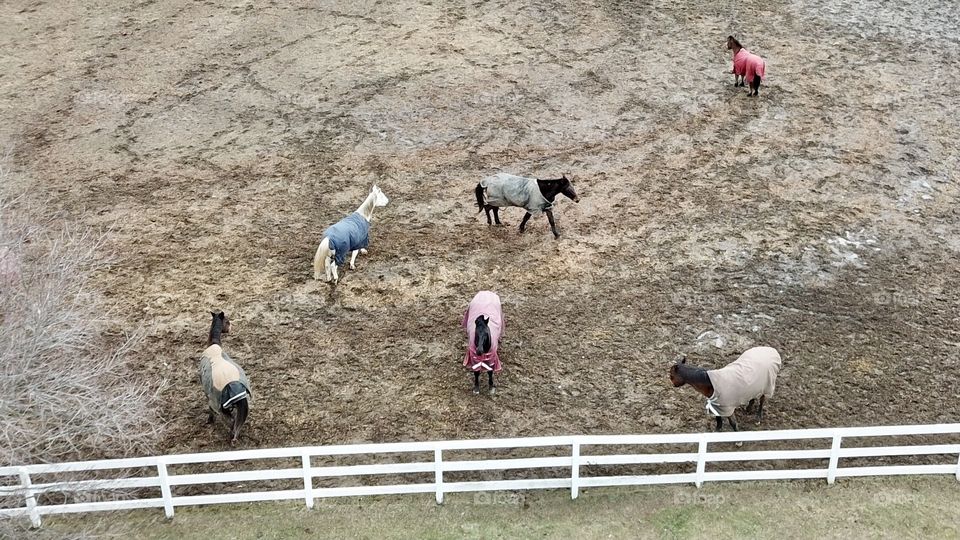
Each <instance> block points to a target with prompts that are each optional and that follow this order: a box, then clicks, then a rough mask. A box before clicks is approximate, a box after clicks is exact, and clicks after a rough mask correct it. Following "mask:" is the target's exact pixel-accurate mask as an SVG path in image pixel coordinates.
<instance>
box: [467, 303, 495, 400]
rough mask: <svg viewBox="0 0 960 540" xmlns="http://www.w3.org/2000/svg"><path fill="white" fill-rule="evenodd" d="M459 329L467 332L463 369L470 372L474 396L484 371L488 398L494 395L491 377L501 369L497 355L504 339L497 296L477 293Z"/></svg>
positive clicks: (478, 391)
mask: <svg viewBox="0 0 960 540" xmlns="http://www.w3.org/2000/svg"><path fill="white" fill-rule="evenodd" d="M462 326H463V327H464V328H465V329H466V331H467V353H466V355H465V356H464V358H463V365H464V366H466V368H467V369H469V370H470V371H472V372H473V393H474V394H479V393H480V373H482V372H484V371H486V372H487V376H488V378H489V383H490V395H493V394H496V393H497V387H496V385H494V384H493V374H494V373H499V372H500V371H501V370H502V369H503V365H502V364H501V363H500V355H499V354H498V353H497V349H499V347H500V337H501V336H502V335H503V310H502V308H501V305H500V297H499V296H497V293H495V292H491V291H480V292H478V293H477V294H476V295H475V296H474V297H473V300H471V301H470V305H469V306H467V310H466V311H465V312H464V314H463V323H462Z"/></svg>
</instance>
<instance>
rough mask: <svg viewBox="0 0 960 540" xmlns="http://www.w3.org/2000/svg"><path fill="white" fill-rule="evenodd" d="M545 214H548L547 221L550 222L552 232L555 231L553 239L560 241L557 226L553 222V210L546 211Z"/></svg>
mask: <svg viewBox="0 0 960 540" xmlns="http://www.w3.org/2000/svg"><path fill="white" fill-rule="evenodd" d="M544 213H545V214H547V221H549V222H550V230H552V231H553V238H554V239H556V240H559V239H560V233H558V232H557V224H556V222H554V221H553V210H544Z"/></svg>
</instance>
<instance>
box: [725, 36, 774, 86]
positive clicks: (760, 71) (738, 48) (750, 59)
mask: <svg viewBox="0 0 960 540" xmlns="http://www.w3.org/2000/svg"><path fill="white" fill-rule="evenodd" d="M727 49H730V50H732V51H733V70H732V71H731V72H730V73H733V86H734V87H737V86H741V87H742V86H744V79H746V82H747V84H749V85H750V93H749V94H747V95H749V96H759V95H760V80H761V79H764V78H766V70H767V64H766V63H765V62H764V61H763V58H760V57H759V56H757V55H755V54H753V53H751V52H750V51H748V50H746V49H744V48H743V45H741V44H740V42H739V41H737V39H736V38H735V37H733V36H727Z"/></svg>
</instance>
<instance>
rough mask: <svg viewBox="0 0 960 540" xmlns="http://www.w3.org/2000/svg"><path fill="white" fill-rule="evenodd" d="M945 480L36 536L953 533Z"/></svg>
mask: <svg viewBox="0 0 960 540" xmlns="http://www.w3.org/2000/svg"><path fill="white" fill-rule="evenodd" d="M958 503H960V484H958V483H957V481H956V480H955V479H954V478H952V477H936V478H883V479H844V480H840V481H838V483H837V484H835V485H833V486H827V485H825V483H824V482H822V481H819V482H815V481H809V482H807V481H794V482H762V483H761V482H757V483H737V484H722V485H721V484H707V485H706V486H705V487H704V488H703V489H700V490H697V489H696V488H695V487H692V486H649V487H637V488H630V489H627V488H623V489H617V488H603V489H591V490H586V491H584V492H583V493H581V496H580V498H579V499H578V500H576V501H572V500H570V498H569V493H568V492H564V491H559V490H557V491H548V492H526V493H501V494H492V493H485V494H472V493H460V494H448V495H447V498H446V501H445V503H444V504H443V505H442V506H438V505H436V504H435V503H434V502H433V498H432V496H403V497H401V496H398V497H363V498H349V499H339V500H324V501H317V505H316V507H315V508H314V509H313V510H307V509H306V508H305V507H304V506H303V505H298V504H295V503H257V504H244V505H222V506H208V507H203V508H180V509H177V513H176V517H175V518H174V519H173V520H172V521H167V520H166V519H164V517H163V511H162V510H160V509H157V510H152V511H135V512H118V513H115V514H109V515H89V516H83V517H77V516H74V517H70V516H50V517H48V518H46V519H45V521H44V529H45V532H47V533H54V534H58V535H71V534H76V533H77V532H79V531H86V532H90V533H95V534H104V535H108V536H111V535H117V537H128V536H129V537H136V538H153V539H172V540H174V539H175V540H187V539H191V538H198V539H199V538H202V539H211V538H216V539H228V538H256V539H294V538H371V539H380V538H423V539H447V538H457V539H460V538H577V539H581V538H738V539H739V538H868V537H869V538H898V539H900V538H960V529H958V527H960V504H958Z"/></svg>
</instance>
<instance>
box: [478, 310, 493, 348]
mask: <svg viewBox="0 0 960 540" xmlns="http://www.w3.org/2000/svg"><path fill="white" fill-rule="evenodd" d="M474 322H475V324H476V332H475V335H474V338H473V346H474V348H475V349H476V351H477V354H487V353H488V352H490V347H491V344H492V343H491V340H490V327H489V326H488V325H487V323H488V322H490V317H488V316H486V315H479V316H478V317H477V318H476V319H475V320H474Z"/></svg>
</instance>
